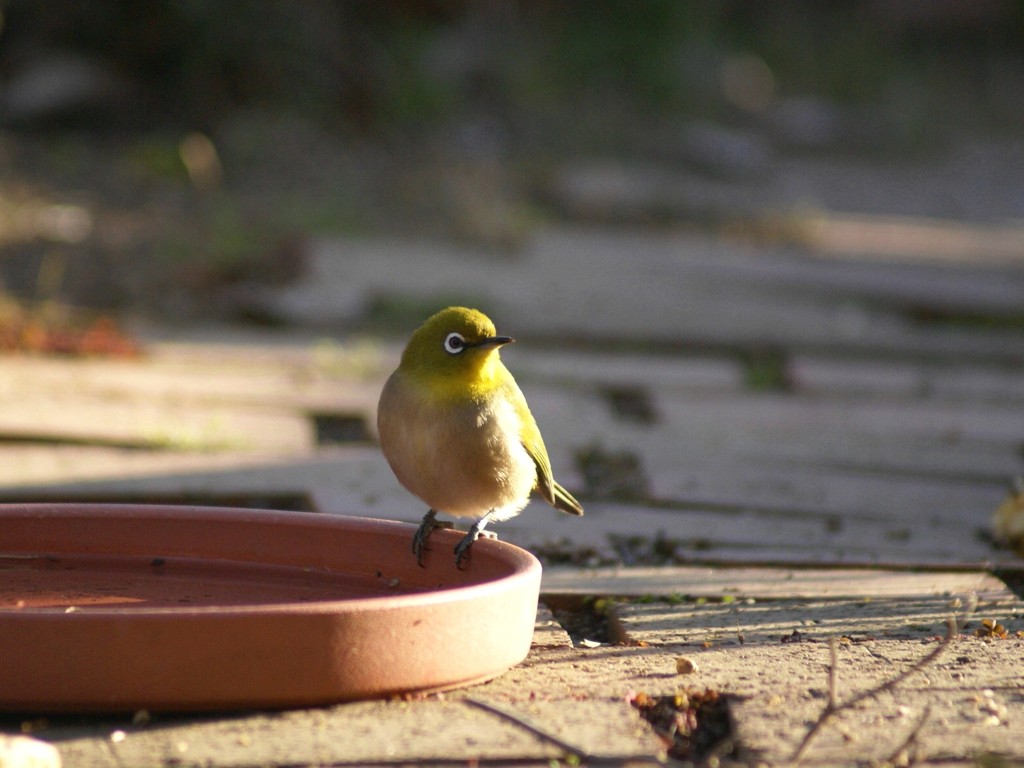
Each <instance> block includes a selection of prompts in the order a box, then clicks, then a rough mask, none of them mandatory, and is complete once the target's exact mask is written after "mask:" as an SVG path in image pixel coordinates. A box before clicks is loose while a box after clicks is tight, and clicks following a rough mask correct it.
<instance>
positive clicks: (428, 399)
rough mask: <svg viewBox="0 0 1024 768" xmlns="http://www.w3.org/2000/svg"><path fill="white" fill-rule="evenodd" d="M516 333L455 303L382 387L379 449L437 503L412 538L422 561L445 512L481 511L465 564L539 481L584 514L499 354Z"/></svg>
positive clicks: (462, 550) (459, 551) (559, 502)
mask: <svg viewBox="0 0 1024 768" xmlns="http://www.w3.org/2000/svg"><path fill="white" fill-rule="evenodd" d="M511 341H513V339H512V338H511V337H510V336H498V335H497V332H496V331H495V328H494V323H492V322H491V321H490V320H489V319H488V318H487V316H486V315H484V314H483V313H481V312H478V311H477V310H475V309H467V308H465V307H448V308H447V309H443V310H441V311H440V312H438V313H437V314H435V315H434V316H433V317H431V318H429V319H428V320H427V321H426V322H425V323H423V325H421V326H420V327H419V328H418V329H417V330H416V332H415V333H413V335H412V338H411V339H409V343H408V344H407V345H406V347H405V351H404V352H403V353H402V361H401V363H400V364H399V366H398V368H397V369H396V370H395V372H394V373H392V374H391V376H390V378H388V381H387V383H386V384H385V385H384V390H383V392H381V396H380V403H379V405H378V408H377V430H378V432H379V434H380V445H381V449H382V450H383V451H384V456H385V458H387V460H388V464H390V465H391V469H392V471H394V473H395V476H396V477H397V478H398V481H399V482H400V483H401V484H402V485H404V486H405V487H406V489H407V490H409V491H410V492H411V493H413V494H414V495H415V496H418V497H419V498H420V499H422V500H423V502H424V503H425V504H427V506H428V507H430V509H429V510H428V511H427V514H426V515H424V517H423V522H422V523H420V527H419V528H418V529H417V531H416V535H415V536H414V537H413V541H412V551H413V553H414V554H415V555H416V559H417V561H418V562H419V563H420V564H421V565H422V562H423V552H424V550H425V549H426V544H427V539H428V538H429V537H430V534H431V532H432V531H433V530H434V529H435V528H438V527H447V526H445V524H443V523H440V522H438V520H437V517H436V515H437V513H438V512H444V513H446V514H449V515H454V516H455V517H473V518H476V522H474V523H473V525H472V526H471V527H470V529H469V532H468V533H467V534H466V536H465V538H463V539H462V540H461V541H460V542H459V543H458V545H457V546H456V547H455V564H456V566H458V567H462V563H463V561H464V560H465V558H466V556H467V555H468V554H469V549H470V547H471V546H472V545H473V542H474V541H476V540H477V538H478V537H479V536H480V533H481V531H483V530H484V527H485V526H486V525H487V524H488V523H489V522H491V521H500V520H507V519H509V518H510V517H514V516H515V515H517V514H519V512H521V511H522V509H523V507H525V506H526V504H527V502H529V500H530V494H531V493H532V492H533V491H535V490H536V491H538V492H539V493H540V495H541V496H542V497H543V498H544V499H545V501H547V502H548V503H549V504H551V505H552V506H553V507H555V509H559V510H561V511H562V512H567V513H569V514H571V515H582V514H583V507H582V506H580V503H579V502H578V501H576V499H574V498H573V496H572V494H570V493H569V492H568V491H567V490H565V488H563V487H562V486H561V485H559V484H558V483H556V482H555V479H554V478H553V477H552V475H551V462H550V460H549V459H548V452H547V449H546V448H545V447H544V440H543V438H542V437H541V436H540V430H539V429H538V428H537V422H536V421H534V419H533V415H532V414H531V413H530V408H529V406H527V404H526V398H525V397H523V393H522V392H521V391H520V389H519V386H518V385H517V384H516V380H515V379H514V378H512V374H511V373H509V371H508V369H507V368H506V367H505V366H504V364H503V363H502V362H501V357H500V356H499V354H498V350H499V349H500V348H501V347H503V346H504V345H505V344H508V343H510V342H511Z"/></svg>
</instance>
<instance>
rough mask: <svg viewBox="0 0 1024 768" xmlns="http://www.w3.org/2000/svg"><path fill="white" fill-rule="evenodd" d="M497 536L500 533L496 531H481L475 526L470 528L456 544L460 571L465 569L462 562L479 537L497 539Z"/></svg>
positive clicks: (457, 566) (457, 562)
mask: <svg viewBox="0 0 1024 768" xmlns="http://www.w3.org/2000/svg"><path fill="white" fill-rule="evenodd" d="M497 538H498V534H496V533H495V532H494V531H480V530H476V529H475V527H474V528H470V529H469V533H467V534H466V535H465V536H464V537H463V538H462V540H461V541H460V542H459V543H458V544H456V545H455V567H456V568H458V569H459V570H460V571H463V570H465V568H463V567H462V563H463V561H464V560H465V559H466V558H467V557H469V548H470V547H472V546H473V542H475V541H476V540H477V539H493V540H497Z"/></svg>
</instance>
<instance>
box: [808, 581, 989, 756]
mask: <svg viewBox="0 0 1024 768" xmlns="http://www.w3.org/2000/svg"><path fill="white" fill-rule="evenodd" d="M976 606H977V598H976V597H974V598H973V599H971V600H970V601H968V605H967V608H966V609H965V611H964V613H963V615H962V616H961V617H960V618H959V619H958V618H957V617H956V616H950V617H949V619H948V620H947V621H946V636H945V637H944V638H942V640H941V642H940V643H939V644H938V645H937V646H935V648H933V649H932V650H931V651H930V652H929V653H928V654H927V655H926V656H923V657H922V658H920V659H919V660H918V661H917V662H915V663H914V664H913V665H912V666H910V667H908V668H907V669H905V670H903V671H902V672H900V673H899V674H898V675H896V676H895V677H891V678H889V679H888V680H885V681H883V682H881V683H879V684H878V685H876V686H874V687H873V688H868V689H867V690H865V691H861V692H860V693H858V694H856V695H855V696H852V697H851V698H849V699H848V700H847V701H844V702H842V703H839V701H838V698H839V697H838V694H837V691H838V688H839V654H838V652H837V647H836V642H835V640H834V639H833V640H832V642H831V643H830V644H829V669H828V703H827V704H826V705H825V709H824V710H822V712H821V714H820V715H818V719H817V720H815V721H814V723H813V724H812V725H811V727H810V728H809V729H808V730H807V733H805V734H804V737H803V739H802V740H801V741H800V745H799V746H798V747H797V749H796V752H794V753H793V758H792V759H793V761H794V762H800V761H801V760H802V759H803V757H804V755H805V754H806V752H807V749H808V747H809V746H810V744H811V740H812V739H813V738H814V737H815V736H816V735H817V734H818V732H819V731H821V729H822V728H823V727H824V726H825V723H827V722H828V721H829V719H831V718H832V716H833V715H835V714H836V713H838V712H841V711H843V710H844V709H851V708H853V707H855V706H857V704H859V703H860V702H862V701H864V700H866V699H870V698H874V697H875V696H879V695H881V694H883V693H886V692H888V691H891V690H892V689H893V688H895V687H896V686H898V685H899V684H900V683H902V682H903V681H905V680H906V679H907V678H909V677H911V676H912V675H915V674H917V673H918V672H920V671H921V670H922V669H924V668H925V667H927V666H928V665H929V664H932V663H934V662H935V660H936V659H938V658H939V656H941V655H942V654H943V653H945V651H946V649H947V648H949V646H950V645H952V643H953V641H954V640H955V639H956V638H957V637H958V636H959V634H960V629H961V628H962V627H963V626H964V625H965V624H966V622H967V620H968V619H969V618H970V615H971V614H972V613H973V612H974V609H975V607H976ZM923 724H924V719H922V721H921V723H920V725H919V726H918V727H917V728H915V729H914V731H913V732H912V734H911V736H912V738H916V737H917V733H918V732H919V731H920V727H921V726H922V725H923ZM908 743H909V742H908ZM902 746H905V745H902ZM902 746H901V749H902Z"/></svg>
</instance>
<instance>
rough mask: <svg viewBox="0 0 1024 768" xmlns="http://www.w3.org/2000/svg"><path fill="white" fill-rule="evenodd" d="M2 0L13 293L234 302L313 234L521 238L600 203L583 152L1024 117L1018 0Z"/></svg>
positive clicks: (748, 148)
mask: <svg viewBox="0 0 1024 768" xmlns="http://www.w3.org/2000/svg"><path fill="white" fill-rule="evenodd" d="M0 13H2V17H0V18H2V27H0V169H2V172H0V280H2V283H3V289H4V295H5V296H7V297H8V302H7V305H8V306H7V309H6V310H5V311H7V312H14V311H15V310H14V309H12V308H11V306H10V305H11V302H14V303H18V302H22V303H24V302H29V303H38V302H47V301H49V302H54V301H60V302H62V303H64V304H66V305H69V306H85V307H92V308H97V309H101V310H103V311H109V312H122V311H142V312H146V313H150V314H153V315H157V316H163V317H176V316H181V315H183V314H189V315H190V316H213V317H217V316H219V315H223V314H224V313H225V312H231V313H234V314H236V315H237V314H246V312H247V311H248V310H245V309H244V308H243V309H239V306H245V305H246V302H244V301H243V302H241V305H230V306H231V307H232V308H231V309H230V310H226V309H225V307H226V306H228V305H226V304H225V303H224V302H223V301H222V300H221V299H222V298H223V296H224V291H225V289H226V288H230V287H232V286H238V285H244V286H252V285H254V284H256V285H275V284H281V283H285V282H287V281H289V280H291V279H293V278H294V277H295V275H296V274H298V273H300V272H301V270H302V268H303V266H302V265H303V254H304V253H305V251H306V246H305V243H306V242H307V240H308V238H310V237H315V236H319V235H330V234H338V233H374V232H387V233H398V234H402V235H409V236H416V237H430V238H454V239H458V240H461V241H466V242H470V243H472V244H474V245H476V246H479V247H480V248H481V249H482V250H484V251H487V252H492V253H494V254H498V256H500V257H509V254H514V252H515V250H516V248H517V247H518V245H519V244H521V243H522V242H523V239H524V238H526V237H528V236H529V233H530V231H531V230H532V229H533V228H534V227H537V226H540V225H542V224H543V223H544V222H548V221H551V220H555V219H565V218H572V217H583V218H586V217H587V215H588V212H587V211H585V210H582V211H581V210H580V209H579V208H578V207H575V208H574V207H573V206H571V205H566V203H565V201H564V200H563V199H560V198H559V196H558V195H557V194H554V193H553V192H552V179H553V178H554V177H556V176H557V174H558V171H559V169H560V168H563V167H564V166H565V165H566V164H570V163H579V162H582V161H585V160H586V159H588V158H605V159H607V158H613V159H615V160H617V161H621V162H625V163H644V164H648V165H650V166H655V167H662V168H669V169H682V170H684V171H686V172H688V173H697V174H698V175H701V174H703V175H704V176H706V177H708V178H709V179H722V178H724V179H736V178H739V179H741V180H742V179H748V178H749V179H755V180H756V178H757V177H758V175H759V174H763V173H765V172H766V169H769V170H770V166H771V163H772V161H773V158H775V157H777V156H778V153H786V154H802V155H808V156H815V155H822V154H827V155H834V156H866V157H870V158H872V161H874V162H887V160H888V159H890V158H891V159H894V160H895V159H898V160H899V162H907V161H908V159H909V160H910V161H913V162H920V163H927V162H929V159H930V158H932V157H934V156H936V153H941V152H942V151H943V149H944V148H945V147H947V146H949V145H950V144H951V143H955V142H958V141H961V140H962V137H963V136H964V135H965V134H971V135H975V134H983V135H985V136H995V137H1015V136H1018V135H1019V133H1020V131H1021V129H1022V128H1024V2H1021V1H1020V0H972V1H971V2H954V1H947V0H892V1H891V2H886V1H884V0H851V1H850V2H820V1H816V0H777V1H774V2H764V3H759V2H745V1H743V0H722V1H720V2H711V1H710V0H698V1H697V2H678V1H676V0H646V1H645V2H627V1H625V0H607V1H606V2H600V3H583V2H568V1H559V0H538V1H536V2H499V1H495V2H468V1H463V2H456V1H454V0H453V1H448V2H446V1H444V0H422V1H420V2H415V1H413V0H395V1H393V2H370V1H368V0H367V1H365V2H344V1H341V0H337V1H335V2H325V1H322V0H321V1H314V0H310V1H309V2H298V3H296V2H288V1H286V0H266V1H264V2H244V1H242V0H221V1H220V2H204V1H203V0H150V1H149V2H144V3H140V2H137V1H136V0H90V2H86V3H83V2H79V1H76V0H47V2H37V1H35V0H6V2H2V3H0ZM648 213H649V215H648V216H647V217H646V219H645V221H644V223H645V224H647V225H652V226H666V225H668V226H709V225H714V226H717V225H719V224H720V223H721V222H720V221H717V220H716V221H709V218H708V217H707V215H706V211H701V210H699V209H698V210H694V211H691V212H689V213H687V212H683V213H680V212H679V211H673V212H671V213H670V214H665V213H664V212H660V213H659V212H658V211H651V212H648ZM595 218H600V216H599V215H596V214H595ZM248 306H250V307H251V306H252V302H249V303H248ZM248 313H249V314H250V315H252V317H249V318H248V319H251V320H268V318H260V317H258V315H259V312H258V311H252V312H248Z"/></svg>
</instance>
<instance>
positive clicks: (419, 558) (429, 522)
mask: <svg viewBox="0 0 1024 768" xmlns="http://www.w3.org/2000/svg"><path fill="white" fill-rule="evenodd" d="M452 527H454V526H453V525H452V523H450V522H448V521H447V520H438V519H437V513H436V512H435V511H434V510H432V509H431V510H428V511H427V514H425V515H424V516H423V520H422V522H420V527H419V528H417V529H416V533H415V534H413V537H412V553H413V554H414V555H416V563H417V564H418V565H419V566H420V568H422V567H423V553H424V552H426V551H427V539H429V538H430V534H431V533H433V532H434V529H435V528H452Z"/></svg>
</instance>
